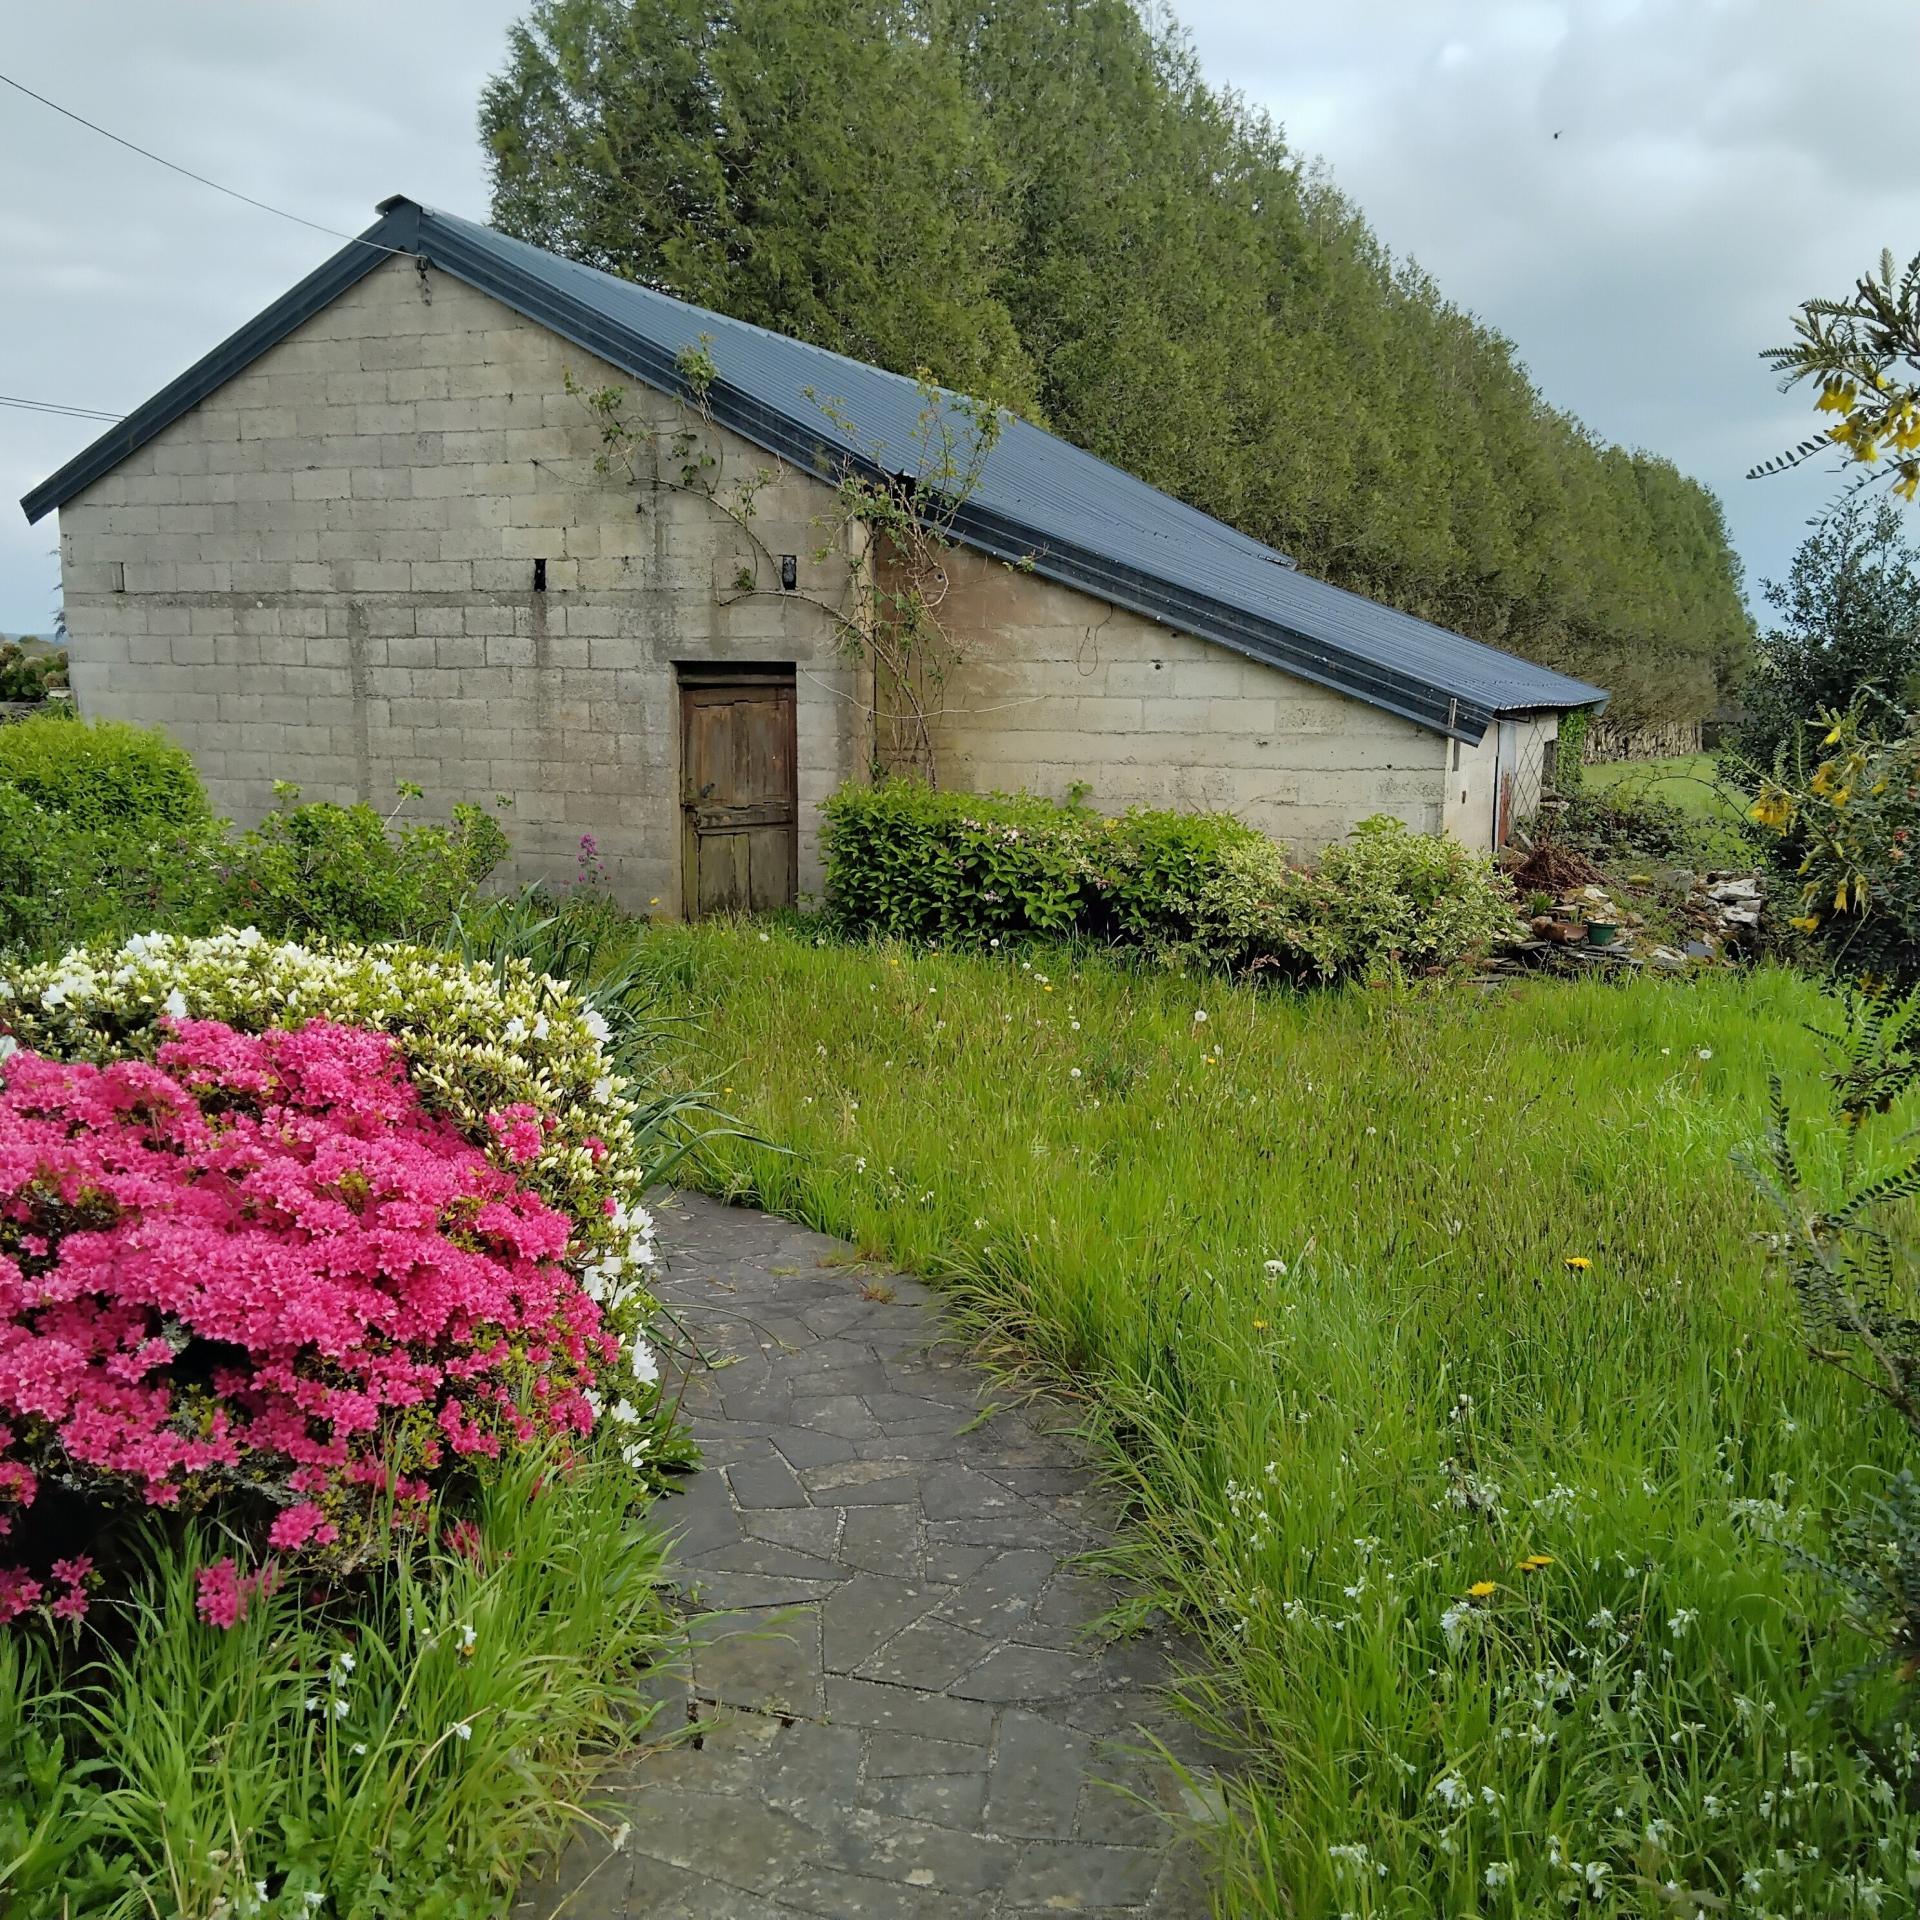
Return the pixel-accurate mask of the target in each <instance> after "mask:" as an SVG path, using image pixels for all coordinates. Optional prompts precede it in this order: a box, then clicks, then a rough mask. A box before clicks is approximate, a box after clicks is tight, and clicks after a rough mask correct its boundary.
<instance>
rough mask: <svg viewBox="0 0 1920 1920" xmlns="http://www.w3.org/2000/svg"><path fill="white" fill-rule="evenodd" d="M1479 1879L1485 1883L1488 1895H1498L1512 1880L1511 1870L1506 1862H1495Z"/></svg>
mask: <svg viewBox="0 0 1920 1920" xmlns="http://www.w3.org/2000/svg"><path fill="white" fill-rule="evenodd" d="M1481 1877H1482V1878H1483V1879H1484V1880H1485V1881H1486V1883H1487V1890H1488V1891H1489V1892H1490V1893H1498V1892H1499V1891H1500V1889H1501V1888H1502V1887H1504V1886H1505V1885H1506V1884H1507V1882H1508V1881H1509V1880H1511V1879H1512V1878H1513V1869H1512V1867H1510V1866H1509V1865H1508V1864H1507V1863H1506V1861H1504V1860H1496V1861H1495V1862H1494V1863H1493V1865H1492V1866H1490V1867H1489V1868H1488V1869H1487V1870H1486V1872H1485V1874H1484V1875H1482V1876H1481Z"/></svg>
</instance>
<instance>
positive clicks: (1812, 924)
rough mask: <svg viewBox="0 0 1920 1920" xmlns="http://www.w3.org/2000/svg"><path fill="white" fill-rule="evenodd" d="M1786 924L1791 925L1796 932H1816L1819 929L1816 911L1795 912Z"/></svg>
mask: <svg viewBox="0 0 1920 1920" xmlns="http://www.w3.org/2000/svg"><path fill="white" fill-rule="evenodd" d="M1787 925H1788V926H1790V927H1792V928H1793V929H1794V931H1795V932H1796V933H1818V932H1819V931H1820V916H1819V915H1818V914H1817V913H1796V914H1795V915H1794V916H1793V918H1792V919H1791V920H1789V921H1788V922H1787Z"/></svg>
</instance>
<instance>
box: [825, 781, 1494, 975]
mask: <svg viewBox="0 0 1920 1920" xmlns="http://www.w3.org/2000/svg"><path fill="white" fill-rule="evenodd" d="M826 816H827V904H828V909H829V911H830V913H831V914H832V915H833V917H834V919H835V920H836V922H837V923H838V924H839V925H840V926H841V927H842V928H843V929H844V930H847V931H849V932H853V933H856V934H863V935H879V936H884V937H903V938H909V939H916V940H931V941H937V942H940V943H943V944H949V945H957V946H979V945H984V944H986V943H988V942H989V941H993V940H999V939H1006V938H1010V937H1015V936H1019V935H1023V934H1064V935H1074V936H1078V937H1081V938H1086V939H1093V940H1108V941H1114V942H1116V943H1118V944H1121V945H1124V946H1128V947H1135V948H1139V949H1141V950H1143V951H1146V952H1149V953H1152V954H1154V955H1156V956H1158V957H1160V958H1162V959H1166V960H1170V961H1174V962H1178V963H1180V964H1197V965H1203V966H1210V967H1221V968H1226V969H1230V970H1235V971H1243V970H1269V969H1271V970H1278V971H1280V972H1282V973H1284V974H1288V975H1314V976H1317V977H1320V978H1323V979H1324V978H1332V977H1334V976H1336V975H1339V974H1346V973H1368V972H1372V971H1374V970H1375V969H1377V968H1378V967H1380V966H1381V965H1383V964H1386V963H1388V962H1392V961H1400V962H1404V963H1407V964H1410V965H1414V966H1419V967H1427V966H1441V965H1447V964H1450V963H1452V962H1454V961H1457V960H1459V959H1461V958H1463V957H1464V956H1465V955H1466V954H1468V953H1470V952H1472V951H1473V950H1474V949H1476V948H1478V947H1483V946H1485V945H1486V944H1487V943H1488V942H1489V941H1492V940H1495V939H1497V938H1498V937H1499V936H1500V935H1501V934H1502V933H1503V932H1505V931H1507V930H1508V929H1509V928H1510V927H1511V925H1512V922H1513V906H1512V898H1511V892H1510V889H1509V888H1508V887H1507V885H1506V882H1505V881H1504V880H1502V879H1501V877H1500V876H1499V875H1498V874H1496V873H1495V872H1494V870H1493V866H1492V863H1491V861H1489V860H1488V859H1486V858H1485V857H1484V856H1481V855H1477V854H1473V853H1470V852H1468V851H1467V849H1466V848H1464V847H1462V846H1459V845H1458V844H1457V843H1455V842H1452V841H1448V840H1442V839H1436V838H1432V837H1429V836H1426V835H1422V834H1414V833H1409V832H1407V831H1406V830H1405V828H1404V827H1403V826H1402V825H1401V823H1400V822H1399V821H1397V820H1392V819H1388V818H1384V817H1382V818H1378V819H1374V820H1370V821H1367V822H1364V823H1363V824H1362V826H1361V827H1360V828H1359V829H1358V830H1356V833H1355V835H1354V836H1353V838H1352V839H1351V840H1350V841H1348V842H1344V843H1342V844H1341V845H1339V846H1337V847H1334V848H1330V849H1328V851H1327V853H1326V854H1325V856H1324V857H1323V859H1322V862H1321V866H1320V869H1319V871H1318V872H1307V871H1303V870H1301V869H1299V868H1296V867H1292V866H1289V865H1288V863H1287V860H1286V856H1285V855H1284V853H1283V852H1282V851H1281V849H1280V848H1279V847H1277V846H1276V845H1275V844H1274V843H1273V842H1272V841H1270V840H1269V839H1267V838H1266V836H1265V835H1264V834H1260V833H1257V832H1255V831H1254V829H1253V828H1251V827H1248V826H1246V825H1244V824H1243V823H1241V822H1240V821H1238V820H1235V819H1233V818H1231V817H1230V816H1228V815H1224V814H1182V813H1174V812H1162V811H1152V810H1147V809H1138V810H1135V811H1134V812H1131V813H1128V814H1125V815H1123V816H1121V817H1119V818H1117V819H1113V818H1108V819H1102V818H1100V817H1098V816H1096V815H1094V814H1093V813H1091V812H1090V811H1088V810H1087V809H1086V808H1084V807H1082V806H1079V805H1076V804H1069V805H1065V806H1060V805H1056V804H1055V803H1053V802H1051V801H1048V800H1043V799H1039V798H1036V797H1035V796H1033V795H1031V794H1019V795H1014V796H1007V795H1001V794H991V795H982V794H956V793H935V792H932V791H930V790H929V789H927V788H925V787H923V786H920V785H917V784H915V783H911V782H906V781H889V782H885V783H883V784H881V785H879V786H876V787H843V788H842V789H841V790H840V791H839V792H837V793H835V794H834V795H833V796H832V797H831V798H830V799H829V800H828V802H827V805H826Z"/></svg>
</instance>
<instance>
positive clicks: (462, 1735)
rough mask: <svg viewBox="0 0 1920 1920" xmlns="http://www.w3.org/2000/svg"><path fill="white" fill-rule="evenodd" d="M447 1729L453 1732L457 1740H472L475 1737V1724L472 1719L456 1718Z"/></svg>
mask: <svg viewBox="0 0 1920 1920" xmlns="http://www.w3.org/2000/svg"><path fill="white" fill-rule="evenodd" d="M447 1731H448V1732H449V1733H450V1734H452V1735H453V1737H454V1738H455V1739H456V1740H471V1739H472V1738H473V1724H472V1722H471V1721H467V1720H456V1721H455V1722H454V1723H453V1725H452V1726H450V1727H449V1728H448V1729H447Z"/></svg>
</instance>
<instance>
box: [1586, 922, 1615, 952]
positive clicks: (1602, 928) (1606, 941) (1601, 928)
mask: <svg viewBox="0 0 1920 1920" xmlns="http://www.w3.org/2000/svg"><path fill="white" fill-rule="evenodd" d="M1619 938H1620V928H1619V926H1618V924H1617V923H1616V922H1614V921H1612V920H1589V921H1588V922H1587V945H1588V946H1590V947H1610V946H1612V945H1613V944H1614V942H1615V941H1616V940H1618V939H1619Z"/></svg>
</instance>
